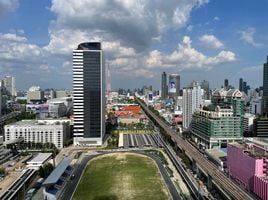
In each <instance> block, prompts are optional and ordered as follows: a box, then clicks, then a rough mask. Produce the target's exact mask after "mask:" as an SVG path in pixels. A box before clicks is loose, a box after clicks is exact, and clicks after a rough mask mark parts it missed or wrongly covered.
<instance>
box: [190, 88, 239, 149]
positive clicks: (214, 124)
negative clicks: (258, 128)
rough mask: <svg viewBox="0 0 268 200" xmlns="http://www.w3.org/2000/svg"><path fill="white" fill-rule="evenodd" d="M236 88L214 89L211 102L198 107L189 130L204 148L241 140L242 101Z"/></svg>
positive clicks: (223, 145) (221, 145)
mask: <svg viewBox="0 0 268 200" xmlns="http://www.w3.org/2000/svg"><path fill="white" fill-rule="evenodd" d="M242 97H243V95H242V93H241V92H240V91H239V90H237V89H230V90H228V91H226V90H225V89H221V90H216V91H214V93H213V95H212V104H211V105H209V106H206V107H202V108H200V109H198V110H197V111H196V112H195V113H194V115H193V118H192V123H191V126H190V131H191V133H192V137H193V139H194V140H195V142H196V143H198V144H199V145H202V146H203V147H204V148H207V149H210V148H219V147H226V146H227V144H228V143H229V142H233V141H242V139H243V116H244V102H243V99H242Z"/></svg>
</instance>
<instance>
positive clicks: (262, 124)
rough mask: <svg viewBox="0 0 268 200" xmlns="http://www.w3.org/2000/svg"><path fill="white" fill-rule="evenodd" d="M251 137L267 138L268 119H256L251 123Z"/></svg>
mask: <svg viewBox="0 0 268 200" xmlns="http://www.w3.org/2000/svg"><path fill="white" fill-rule="evenodd" d="M253 137H262V138H267V137H268V118H267V117H257V118H256V119H254V121H253Z"/></svg>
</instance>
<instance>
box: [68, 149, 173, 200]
mask: <svg viewBox="0 0 268 200" xmlns="http://www.w3.org/2000/svg"><path fill="white" fill-rule="evenodd" d="M132 199H133V200H134V199H135V200H157V199H159V200H165V199H169V195H168V193H167V190H166V188H165V185H164V182H163V180H162V179H161V175H160V173H159V171H158V168H157V166H156V164H155V163H154V162H153V161H152V160H151V159H150V158H148V157H145V156H140V155H137V154H129V153H127V154H126V153H116V154H109V155H105V156H100V157H98V158H96V159H94V160H92V161H91V162H90V163H89V165H88V166H87V169H86V171H85V173H84V176H83V177H82V179H81V182H80V184H79V185H78V187H77V190H76V192H75V194H74V197H73V200H132Z"/></svg>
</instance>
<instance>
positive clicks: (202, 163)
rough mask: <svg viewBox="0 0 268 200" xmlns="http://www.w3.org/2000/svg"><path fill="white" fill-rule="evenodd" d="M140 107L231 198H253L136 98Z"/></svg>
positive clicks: (239, 199)
mask: <svg viewBox="0 0 268 200" xmlns="http://www.w3.org/2000/svg"><path fill="white" fill-rule="evenodd" d="M137 100H138V102H139V103H140V105H141V107H142V109H143V110H144V111H145V113H146V114H147V115H150V116H151V117H152V118H154V120H155V121H156V122H157V123H158V124H159V126H160V127H162V128H163V129H164V130H165V131H166V133H167V134H168V135H170V136H171V138H172V140H173V141H174V142H175V143H176V144H177V146H178V147H179V148H180V149H183V150H184V151H185V152H186V153H187V155H189V156H190V157H191V158H192V159H193V160H194V161H195V162H196V163H197V165H198V166H199V167H200V168H201V169H202V170H203V171H204V172H205V173H206V174H207V175H208V176H210V177H211V178H212V179H213V181H214V182H215V183H216V184H217V185H218V186H219V187H220V188H221V189H223V190H224V191H225V192H226V193H227V194H228V195H229V196H230V197H231V198H232V199H238V200H241V199H249V200H250V199H254V198H253V197H251V196H250V195H249V194H248V193H246V192H245V191H244V190H243V189H241V188H240V187H239V186H238V185H236V184H235V183H234V182H232V180H230V179H229V178H228V177H227V176H226V175H225V174H224V173H222V172H221V171H219V170H218V169H217V167H216V166H215V165H213V164H212V163H210V162H209V161H208V160H207V159H205V158H204V156H203V154H202V153H200V152H199V151H198V150H197V149H195V148H194V147H193V146H192V145H191V144H189V143H187V142H186V141H185V140H184V139H183V138H181V137H180V136H178V135H177V134H176V132H175V131H174V130H172V129H171V128H170V127H169V126H168V125H167V124H166V123H165V122H163V121H162V119H160V118H159V117H158V116H157V115H156V114H154V113H153V112H152V111H150V110H149V108H148V107H147V106H146V105H145V104H144V103H143V102H141V101H140V100H139V99H137Z"/></svg>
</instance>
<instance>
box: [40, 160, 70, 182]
mask: <svg viewBox="0 0 268 200" xmlns="http://www.w3.org/2000/svg"><path fill="white" fill-rule="evenodd" d="M71 160H72V159H71V158H69V157H65V158H64V159H63V160H62V161H61V162H60V163H59V165H58V166H57V167H56V168H55V169H54V170H53V171H52V173H51V174H50V175H49V176H48V177H47V179H46V180H45V181H44V183H43V186H48V185H53V184H55V183H57V182H58V180H59V179H60V177H61V176H62V174H63V173H64V172H65V170H66V168H67V167H68V166H69V164H70V162H71Z"/></svg>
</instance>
